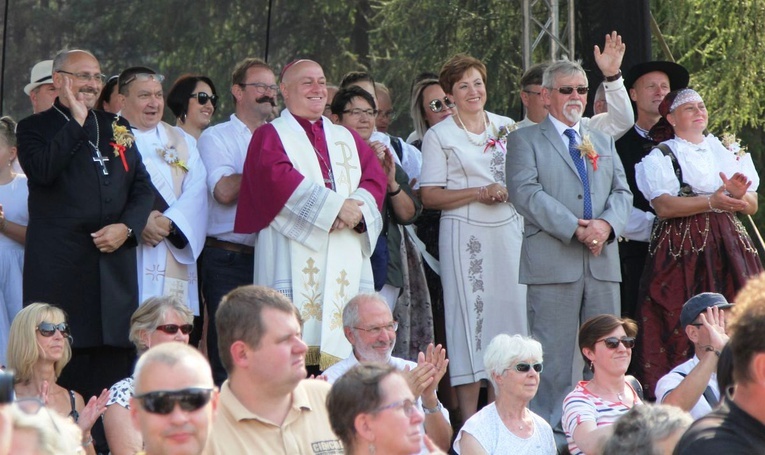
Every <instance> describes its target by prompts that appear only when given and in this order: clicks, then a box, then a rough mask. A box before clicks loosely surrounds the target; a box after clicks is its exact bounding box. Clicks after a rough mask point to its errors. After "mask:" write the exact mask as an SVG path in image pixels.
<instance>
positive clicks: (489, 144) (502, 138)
mask: <svg viewBox="0 0 765 455" xmlns="http://www.w3.org/2000/svg"><path fill="white" fill-rule="evenodd" d="M517 128H518V125H517V124H515V123H513V124H512V125H502V126H500V127H499V130H497V135H496V137H490V138H489V139H487V140H486V147H485V148H484V149H483V153H486V152H487V151H489V149H490V148H495V147H499V148H500V149H501V150H502V152H505V151H506V150H505V144H507V135H508V134H510V133H512V132H513V131H515V130H516V129H517Z"/></svg>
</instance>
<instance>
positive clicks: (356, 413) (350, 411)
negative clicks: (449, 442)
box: [327, 363, 445, 455]
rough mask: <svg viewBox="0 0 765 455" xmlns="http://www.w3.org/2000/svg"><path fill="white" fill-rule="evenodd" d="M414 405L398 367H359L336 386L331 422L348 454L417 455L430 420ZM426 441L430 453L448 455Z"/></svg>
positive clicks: (330, 407)
mask: <svg viewBox="0 0 765 455" xmlns="http://www.w3.org/2000/svg"><path fill="white" fill-rule="evenodd" d="M415 401H416V400H415V398H414V395H413V394H412V391H411V390H410V389H409V385H408V383H407V381H406V379H404V377H403V376H402V375H401V373H400V372H399V371H397V370H396V369H395V368H394V367H392V366H390V365H383V364H377V363H369V364H362V365H357V366H355V367H353V368H351V369H350V370H348V372H346V373H345V374H344V375H343V376H341V377H340V379H338V380H337V381H336V382H335V383H334V384H333V385H332V389H331V390H330V392H329V395H328V396H327V411H328V412H329V423H330V425H332V431H334V432H335V434H336V435H337V437H338V438H340V440H341V441H342V442H343V448H344V449H345V453H346V455H371V454H375V453H378V454H385V455H413V454H418V453H420V450H421V443H422V438H423V436H422V434H421V432H420V427H421V426H422V422H423V420H424V419H425V416H424V415H423V414H422V413H421V412H420V411H419V410H418V409H417V405H416V404H415ZM424 438H425V447H426V448H427V450H428V451H429V452H430V453H431V454H443V452H441V451H440V450H438V449H437V448H436V447H435V444H433V442H432V441H431V440H430V439H429V438H428V437H427V436H424ZM443 455H445V454H443Z"/></svg>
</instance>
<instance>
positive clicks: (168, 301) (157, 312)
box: [130, 295, 194, 355]
mask: <svg viewBox="0 0 765 455" xmlns="http://www.w3.org/2000/svg"><path fill="white" fill-rule="evenodd" d="M170 310H172V311H175V312H176V313H177V314H178V315H179V316H180V317H181V318H183V320H184V321H186V323H188V324H193V323H194V313H192V312H191V310H190V309H189V307H188V306H187V305H186V304H185V303H183V302H182V301H181V300H180V299H179V298H178V297H175V296H171V295H162V296H159V297H151V298H148V299H146V300H145V301H144V302H143V303H142V304H141V306H139V307H138V309H137V310H135V311H134V312H133V315H132V316H131V317H130V341H131V342H133V344H134V345H135V348H136V350H137V351H138V355H141V354H143V353H144V352H146V350H147V349H149V347H148V346H146V344H145V343H144V342H143V341H142V340H141V332H143V331H147V332H148V331H152V330H154V329H156V328H157V326H158V325H160V324H161V323H162V320H163V319H164V318H165V315H166V314H167V312H168V311H170Z"/></svg>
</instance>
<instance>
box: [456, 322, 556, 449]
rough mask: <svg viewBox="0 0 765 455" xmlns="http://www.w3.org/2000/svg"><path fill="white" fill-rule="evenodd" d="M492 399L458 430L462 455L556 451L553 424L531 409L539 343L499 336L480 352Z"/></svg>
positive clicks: (539, 361) (539, 364)
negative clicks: (492, 395)
mask: <svg viewBox="0 0 765 455" xmlns="http://www.w3.org/2000/svg"><path fill="white" fill-rule="evenodd" d="M483 364H484V367H485V368H486V371H487V372H488V374H489V382H491V385H492V386H493V387H494V394H495V396H496V400H495V401H494V402H493V403H490V404H488V405H486V406H485V407H484V408H483V409H481V410H480V411H478V412H477V413H476V414H474V415H473V417H471V418H470V419H468V421H467V422H465V425H464V426H463V427H462V429H461V430H460V432H459V434H457V438H456V439H455V441H454V451H455V452H457V453H458V454H462V455H487V454H507V453H512V454H516V455H523V454H529V455H531V454H534V455H555V454H556V453H557V448H556V447H555V439H554V438H553V432H552V428H551V427H550V424H548V423H547V422H546V421H545V420H544V419H543V418H541V417H539V416H538V415H536V414H534V413H533V412H531V410H529V402H530V401H531V400H532V398H534V396H535V395H536V394H537V389H538V388H539V376H540V375H541V374H542V370H543V368H542V366H543V364H542V345H541V344H540V343H539V342H538V341H536V340H532V339H531V338H527V337H524V336H521V335H513V336H510V335H506V334H504V333H502V334H499V335H497V336H496V337H494V339H493V340H491V343H489V346H488V347H487V348H486V352H485V353H484V355H483Z"/></svg>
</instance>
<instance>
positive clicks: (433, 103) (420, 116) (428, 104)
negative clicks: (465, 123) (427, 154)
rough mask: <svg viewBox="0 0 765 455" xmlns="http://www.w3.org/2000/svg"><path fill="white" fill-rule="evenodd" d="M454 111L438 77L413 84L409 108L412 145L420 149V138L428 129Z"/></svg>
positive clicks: (452, 104)
mask: <svg viewBox="0 0 765 455" xmlns="http://www.w3.org/2000/svg"><path fill="white" fill-rule="evenodd" d="M454 112H456V109H455V106H454V103H452V101H451V100H450V99H449V98H448V97H447V96H446V93H444V89H442V88H441V85H440V84H439V83H438V79H430V78H429V79H423V80H421V81H419V82H417V83H416V84H414V88H413V89H412V100H411V104H410V108H409V113H410V115H411V116H412V121H413V122H414V136H413V138H414V141H413V142H412V145H414V146H415V147H417V148H418V149H421V148H422V138H423V137H425V133H426V132H427V131H428V129H430V128H431V127H433V126H435V125H437V124H439V123H441V122H442V121H443V120H446V119H447V118H449V117H451V116H452V115H453V114H454Z"/></svg>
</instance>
